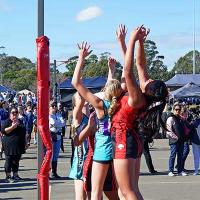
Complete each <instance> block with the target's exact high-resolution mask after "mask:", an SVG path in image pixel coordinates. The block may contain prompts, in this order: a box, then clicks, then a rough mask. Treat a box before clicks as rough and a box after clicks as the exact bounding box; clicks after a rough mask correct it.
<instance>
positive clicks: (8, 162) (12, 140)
mask: <svg viewBox="0 0 200 200" xmlns="http://www.w3.org/2000/svg"><path fill="white" fill-rule="evenodd" d="M1 132H2V133H3V139H2V145H3V148H4V151H5V165H4V168H5V173H6V181H7V182H13V181H18V180H20V179H21V178H20V177H19V175H18V170H19V161H20V158H21V155H22V154H23V153H25V137H26V129H25V126H24V125H23V122H22V121H21V120H19V119H18V110H17V108H12V109H11V111H10V117H9V119H7V120H6V121H5V122H4V123H3V124H2V127H1ZM11 171H12V172H13V176H12V178H11Z"/></svg>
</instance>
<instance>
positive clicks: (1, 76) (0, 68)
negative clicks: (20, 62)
mask: <svg viewBox="0 0 200 200" xmlns="http://www.w3.org/2000/svg"><path fill="white" fill-rule="evenodd" d="M0 49H2V50H3V49H5V47H4V46H0ZM5 56H6V54H5V52H3V51H2V53H1V57H0V59H4V58H5ZM0 73H1V75H0V78H1V85H3V66H2V65H1V66H0Z"/></svg>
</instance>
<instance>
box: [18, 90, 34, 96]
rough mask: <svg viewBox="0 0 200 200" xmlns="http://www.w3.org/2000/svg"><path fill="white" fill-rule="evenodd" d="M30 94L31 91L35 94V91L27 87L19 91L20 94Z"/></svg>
mask: <svg viewBox="0 0 200 200" xmlns="http://www.w3.org/2000/svg"><path fill="white" fill-rule="evenodd" d="M23 93H24V94H29V93H31V94H32V95H35V93H33V92H31V91H30V90H27V89H25V90H21V91H19V92H18V94H23Z"/></svg>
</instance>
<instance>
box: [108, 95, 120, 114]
mask: <svg viewBox="0 0 200 200" xmlns="http://www.w3.org/2000/svg"><path fill="white" fill-rule="evenodd" d="M118 106H119V105H118V103H117V97H115V96H114V97H112V100H111V103H110V107H109V109H108V114H109V116H110V117H111V116H112V115H113V114H114V113H115V112H116V110H117V108H118Z"/></svg>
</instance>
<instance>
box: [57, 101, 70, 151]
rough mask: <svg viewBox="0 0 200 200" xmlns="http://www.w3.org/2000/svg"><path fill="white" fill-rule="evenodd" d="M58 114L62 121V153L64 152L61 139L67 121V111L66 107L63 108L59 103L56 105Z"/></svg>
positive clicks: (63, 135)
mask: <svg viewBox="0 0 200 200" xmlns="http://www.w3.org/2000/svg"><path fill="white" fill-rule="evenodd" d="M58 112H59V113H60V114H61V116H62V118H63V120H64V125H63V127H62V135H61V150H62V152H64V144H63V138H64V137H65V128H66V124H67V119H68V110H67V109H66V107H63V106H62V104H61V103H58Z"/></svg>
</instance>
